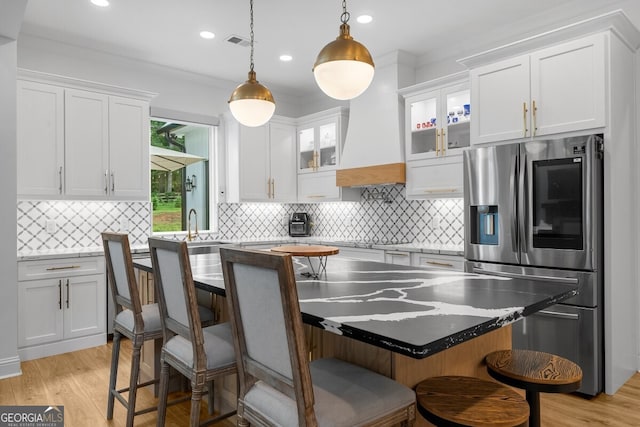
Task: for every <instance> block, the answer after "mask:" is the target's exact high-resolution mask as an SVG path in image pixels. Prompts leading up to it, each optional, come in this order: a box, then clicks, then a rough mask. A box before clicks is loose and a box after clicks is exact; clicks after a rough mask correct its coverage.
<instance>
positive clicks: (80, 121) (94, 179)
mask: <svg viewBox="0 0 640 427" xmlns="http://www.w3.org/2000/svg"><path fill="white" fill-rule="evenodd" d="M64 102H65V116H64V117H65V119H64V128H65V166H66V172H65V177H66V186H65V189H66V194H67V195H70V196H89V197H96V198H100V197H105V196H107V195H108V193H109V97H108V96H107V95H102V94H99V93H93V92H87V91H80V90H73V89H66V90H65V94H64Z"/></svg>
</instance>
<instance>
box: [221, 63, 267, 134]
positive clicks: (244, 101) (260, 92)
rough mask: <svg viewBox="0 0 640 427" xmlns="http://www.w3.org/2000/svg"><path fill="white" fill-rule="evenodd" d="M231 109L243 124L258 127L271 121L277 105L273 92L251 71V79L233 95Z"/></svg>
mask: <svg viewBox="0 0 640 427" xmlns="http://www.w3.org/2000/svg"><path fill="white" fill-rule="evenodd" d="M229 109H230V110H231V114H233V117H234V118H235V119H236V120H237V121H239V122H240V123H241V124H243V125H245V126H249V127H256V126H262V125H263V124H265V123H267V122H268V121H269V119H271V117H272V116H273V113H274V111H275V110H276V104H275V101H274V100H273V95H272V94H271V91H270V90H269V89H267V87H266V86H263V85H261V84H260V82H258V81H257V80H256V73H255V71H249V79H248V80H247V81H246V82H244V83H243V84H241V85H240V86H238V87H237V88H236V90H234V91H233V93H232V94H231V98H230V99H229Z"/></svg>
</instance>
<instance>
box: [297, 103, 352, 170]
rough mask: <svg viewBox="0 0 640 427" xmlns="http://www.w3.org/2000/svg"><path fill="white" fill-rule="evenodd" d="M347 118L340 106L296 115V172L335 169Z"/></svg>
mask: <svg viewBox="0 0 640 427" xmlns="http://www.w3.org/2000/svg"><path fill="white" fill-rule="evenodd" d="M323 116H324V117H323ZM347 121H348V120H347V116H346V113H345V112H344V111H343V110H342V109H338V110H330V111H329V112H327V113H319V114H314V115H311V116H307V117H302V118H300V119H299V124H298V173H309V172H319V171H327V170H335V169H336V168H337V167H338V165H339V164H340V154H341V152H342V142H343V141H344V136H345V134H346V130H347Z"/></svg>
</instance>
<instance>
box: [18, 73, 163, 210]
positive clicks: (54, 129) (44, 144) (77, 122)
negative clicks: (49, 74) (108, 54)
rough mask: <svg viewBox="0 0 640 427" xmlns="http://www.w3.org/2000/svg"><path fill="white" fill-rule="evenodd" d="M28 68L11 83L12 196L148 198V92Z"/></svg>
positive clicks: (149, 95)
mask: <svg viewBox="0 0 640 427" xmlns="http://www.w3.org/2000/svg"><path fill="white" fill-rule="evenodd" d="M27 74H28V76H29V77H30V78H29V79H25V80H18V84H17V88H18V93H17V103H18V122H17V123H18V149H17V151H18V164H17V170H18V196H19V197H41V198H42V197H48V198H62V199H65V198H68V199H78V198H89V199H127V200H130V199H135V200H148V199H149V101H148V98H150V97H151V94H148V93H143V92H138V91H130V92H131V93H132V96H139V98H133V97H132V98H128V97H123V96H116V95H115V94H111V93H109V92H106V90H107V89H110V87H109V86H104V85H99V84H95V83H88V85H89V86H90V89H96V90H85V89H83V88H81V87H79V86H78V85H77V84H76V85H75V86H73V87H65V86H63V85H64V83H65V79H64V78H61V77H56V79H55V83H57V84H50V83H49V82H47V81H46V79H44V80H43V78H42V77H41V76H39V75H38V76H36V77H35V78H34V79H33V80H31V78H33V77H34V75H35V74H38V73H31V72H30V73H27ZM40 80H43V81H40ZM73 83H74V84H75V81H74V82H73ZM113 89H114V90H116V91H118V90H120V89H117V88H113ZM120 91H121V90H120ZM128 93H129V91H127V94H128Z"/></svg>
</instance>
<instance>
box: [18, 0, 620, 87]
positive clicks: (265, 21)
mask: <svg viewBox="0 0 640 427" xmlns="http://www.w3.org/2000/svg"><path fill="white" fill-rule="evenodd" d="M616 3H621V2H620V1H616V0H535V1H532V0H456V1H449V0H440V1H434V0H431V1H427V0H396V1H389V0H366V1H365V0H350V1H348V3H347V8H348V10H349V11H350V12H351V20H350V22H349V23H350V25H351V34H352V36H353V37H354V38H355V39H356V40H358V41H360V42H361V43H363V44H364V45H365V46H367V47H368V48H369V50H370V51H371V54H372V55H373V58H374V61H375V58H376V56H379V55H382V54H385V53H388V52H391V51H394V50H398V49H400V50H404V51H407V52H409V53H411V54H414V55H416V57H417V58H418V60H419V63H421V64H423V65H424V64H425V63H431V62H436V61H438V60H440V59H443V58H446V57H454V58H459V57H462V56H464V55H466V54H470V53H474V52H477V51H478V50H482V49H486V48H487V47H491V46H495V45H496V44H501V43H505V42H508V41H512V40H515V39H518V38H521V37H522V36H523V35H527V34H532V33H534V32H538V31H540V30H541V29H546V28H551V27H555V26H558V25H561V24H562V23H565V22H570V21H573V20H576V19H578V17H580V16H588V15H589V14H594V13H596V12H598V11H601V10H610V9H612V6H614V5H615V4H616ZM622 3H624V2H622ZM341 13H342V6H341V2H340V1H339V0H254V21H255V28H254V31H255V40H256V45H255V51H256V52H255V60H254V62H255V70H256V72H257V75H258V80H260V81H261V82H262V83H264V84H266V85H267V86H271V85H273V86H275V87H279V88H285V89H289V90H290V91H291V93H307V92H309V91H312V90H316V87H315V81H314V79H313V74H312V72H311V68H312V67H313V63H314V61H315V58H316V55H317V54H318V52H319V51H320V49H321V48H322V47H323V46H324V45H325V44H327V43H328V42H330V41H331V40H333V39H335V37H336V36H337V35H338V28H339V24H340V14H341ZM363 13H367V14H370V15H372V16H373V19H374V20H373V22H372V23H370V24H367V25H363V24H359V23H357V22H356V19H355V18H356V17H357V16H358V15H360V14H363ZM203 29H208V30H210V31H213V32H214V33H215V34H216V37H215V38H214V39H213V40H204V39H202V38H200V37H199V35H198V33H199V32H200V31H201V30H203ZM22 33H25V34H30V35H33V36H38V37H44V38H48V39H53V40H57V41H60V42H64V43H68V44H72V45H78V46H82V47H88V48H92V49H96V50H99V51H103V52H107V53H113V54H117V55H122V56H125V57H131V58H136V59H140V60H144V61H148V62H151V63H156V64H160V65H164V66H169V67H173V68H177V69H181V70H186V71H191V72H194V73H198V74H203V75H206V76H211V77H216V78H220V79H224V80H230V81H233V82H237V83H238V84H239V83H242V82H243V81H244V80H245V79H246V75H247V71H248V69H249V48H248V47H247V48H244V47H239V46H235V45H232V44H230V43H228V42H226V41H225V39H226V38H227V37H228V36H230V35H232V34H234V35H240V36H243V37H247V38H248V36H249V0H181V1H177V0H111V5H110V6H109V7H107V8H99V7H96V6H94V5H92V4H91V3H90V2H89V0H29V2H28V4H27V10H26V14H25V18H24V22H23V27H22ZM283 53H287V54H290V55H292V56H293V61H291V62H289V63H283V62H281V61H280V60H279V59H278V57H279V56H280V55H281V54H283Z"/></svg>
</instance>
